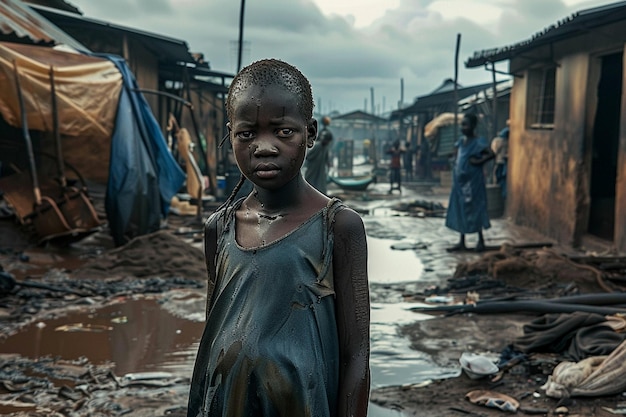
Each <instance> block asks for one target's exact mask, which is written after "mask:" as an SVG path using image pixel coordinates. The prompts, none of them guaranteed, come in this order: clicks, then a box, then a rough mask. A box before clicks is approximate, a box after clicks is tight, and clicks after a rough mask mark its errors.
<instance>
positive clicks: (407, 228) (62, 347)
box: [0, 184, 536, 417]
mask: <svg viewBox="0 0 626 417" xmlns="http://www.w3.org/2000/svg"><path fill="white" fill-rule="evenodd" d="M372 188H373V190H372V194H376V192H378V193H379V194H380V195H383V194H384V191H385V190H384V189H385V188H386V185H385V184H379V185H375V186H374V187H372ZM421 191H422V190H421V189H419V190H417V191H413V192H411V190H409V189H406V190H405V192H404V194H403V195H402V196H399V195H396V196H391V197H386V198H383V199H358V198H357V199H355V200H354V201H347V202H348V204H350V205H351V206H353V207H354V208H355V209H357V211H359V212H360V213H362V214H363V220H364V223H365V226H366V231H367V234H368V246H369V278H370V287H371V300H372V321H371V343H372V359H371V368H372V388H378V387H384V386H390V385H402V384H415V383H420V382H424V381H428V380H430V379H435V378H442V377H451V376H455V375H458V372H459V369H457V368H450V369H447V368H440V367H438V366H437V365H435V364H434V362H433V361H432V359H431V358H429V357H428V355H426V354H424V353H421V352H418V351H415V350H412V349H410V348H409V342H408V341H407V340H406V339H405V337H404V336H402V335H401V334H400V332H399V327H400V326H401V325H404V324H409V323H411V322H414V321H416V320H422V319H426V318H427V317H428V316H425V315H419V314H416V313H413V312H411V311H409V310H408V308H409V307H410V306H412V305H413V304H411V303H408V302H405V300H404V297H405V295H407V294H413V293H415V292H418V291H420V290H423V289H424V288H426V287H428V286H433V285H442V284H443V285H445V280H446V279H447V278H448V277H450V276H451V275H452V273H453V272H454V269H455V267H456V264H457V262H458V261H459V260H466V259H468V258H472V257H476V256H478V255H476V254H472V253H466V254H449V253H447V252H446V251H445V248H446V247H447V246H451V245H452V244H453V243H455V242H456V240H457V239H458V236H457V235H455V234H454V233H452V232H451V231H449V230H448V229H446V228H445V226H444V222H443V218H441V217H415V216H408V215H407V214H406V213H403V212H402V211H396V210H394V209H393V207H394V205H396V204H397V203H399V202H402V201H411V200H414V199H424V200H429V199H435V200H437V199H439V200H440V201H442V200H445V196H442V195H432V194H426V195H424V194H421ZM492 223H493V228H492V229H490V230H489V231H487V232H486V233H485V238H486V240H487V244H488V245H499V244H501V243H504V242H519V241H532V240H533V239H535V238H536V236H532V235H530V236H529V235H528V233H529V232H528V231H526V230H524V229H518V228H512V227H511V226H510V225H509V224H507V223H506V222H505V221H503V220H494V221H493V222H492ZM473 243H475V242H473V241H472V237H471V236H470V237H469V239H468V244H469V245H472V244H473ZM194 246H196V247H198V248H200V247H201V246H200V243H198V242H195V243H194ZM42 256H43V255H42ZM48 256H52V255H48ZM37 271H38V270H37ZM38 273H39V272H38ZM203 315H204V293H203V291H201V290H188V289H185V290H179V291H170V292H167V293H165V294H160V295H152V296H149V297H144V296H132V297H130V296H129V297H118V298H116V299H115V300H114V303H112V304H110V305H107V306H106V307H103V308H96V307H88V306H87V307H83V308H81V309H79V310H78V311H75V312H71V313H69V314H66V315H60V316H59V317H56V318H52V319H48V320H40V321H34V322H33V323H31V324H29V325H28V326H26V327H25V328H23V329H22V330H21V331H20V332H18V333H17V334H15V335H14V336H11V337H8V338H7V339H6V340H4V341H3V342H0V354H14V353H18V354H20V355H22V356H24V357H27V358H31V359H36V358H44V357H59V358H62V359H65V360H79V359H81V358H86V359H87V360H88V361H89V362H90V363H93V364H106V363H112V365H113V371H114V372H115V374H116V375H118V376H120V377H124V376H126V377H128V376H129V375H131V376H132V374H137V373H145V372H152V373H159V372H161V373H167V374H166V375H167V376H168V377H175V378H181V379H183V380H186V379H188V378H189V377H190V376H191V370H192V367H193V361H194V359H195V354H196V350H197V346H198V342H199V339H200V336H201V333H202V328H203V322H202V321H203ZM185 383H186V382H182V387H183V388H182V389H181V392H184V390H185ZM187 383H188V382H187ZM9 412H11V410H10V409H9V408H8V407H7V408H2V405H0V414H3V413H9ZM393 415H397V413H395V412H392V411H389V410H386V409H383V408H380V407H378V406H375V405H373V406H372V408H371V410H370V417H384V416H393Z"/></svg>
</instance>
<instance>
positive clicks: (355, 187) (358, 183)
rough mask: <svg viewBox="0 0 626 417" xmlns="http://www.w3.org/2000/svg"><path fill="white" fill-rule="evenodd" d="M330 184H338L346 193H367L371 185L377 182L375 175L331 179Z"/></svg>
mask: <svg viewBox="0 0 626 417" xmlns="http://www.w3.org/2000/svg"><path fill="white" fill-rule="evenodd" d="M328 179H329V180H330V182H332V183H334V184H337V185H338V186H339V187H340V188H342V189H343V190H345V191H365V190H366V189H367V187H369V185H370V184H371V183H375V182H376V176H375V175H361V176H357V177H331V176H329V177H328Z"/></svg>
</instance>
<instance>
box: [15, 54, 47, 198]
mask: <svg viewBox="0 0 626 417" xmlns="http://www.w3.org/2000/svg"><path fill="white" fill-rule="evenodd" d="M13 71H14V72H15V87H16V88H17V98H18V101H19V104H20V113H21V115H22V134H23V135H24V142H26V151H27V152H28V163H29V167H30V176H31V177H32V178H31V179H32V181H33V196H34V197H35V204H36V205H38V206H39V205H41V190H40V189H39V178H38V177H37V165H36V164H35V153H34V151H33V143H32V142H31V140H30V132H29V131H28V116H27V115H26V105H25V104H24V97H23V95H22V86H21V85H20V72H19V70H18V68H17V61H15V60H14V61H13Z"/></svg>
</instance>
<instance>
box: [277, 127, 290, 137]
mask: <svg viewBox="0 0 626 417" xmlns="http://www.w3.org/2000/svg"><path fill="white" fill-rule="evenodd" d="M291 135H293V129H290V128H288V127H285V128H283V129H278V136H280V137H283V138H285V137H289V136H291Z"/></svg>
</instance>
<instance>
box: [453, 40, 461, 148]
mask: <svg viewBox="0 0 626 417" xmlns="http://www.w3.org/2000/svg"><path fill="white" fill-rule="evenodd" d="M460 48H461V34H460V33H457V34H456V49H455V51H454V135H456V136H455V137H458V131H459V126H458V121H457V115H458V113H459V93H458V87H457V85H458V84H457V80H458V79H459V49H460Z"/></svg>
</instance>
